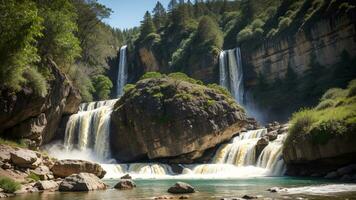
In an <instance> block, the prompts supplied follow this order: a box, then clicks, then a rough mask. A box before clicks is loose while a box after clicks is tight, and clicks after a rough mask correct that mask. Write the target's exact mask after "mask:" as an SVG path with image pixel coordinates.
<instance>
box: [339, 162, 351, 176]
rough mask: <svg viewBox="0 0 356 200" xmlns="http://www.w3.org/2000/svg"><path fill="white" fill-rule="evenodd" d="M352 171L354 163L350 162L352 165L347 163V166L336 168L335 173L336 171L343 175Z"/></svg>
mask: <svg viewBox="0 0 356 200" xmlns="http://www.w3.org/2000/svg"><path fill="white" fill-rule="evenodd" d="M353 171H356V164H352V165H348V166H345V167H342V168H339V169H338V170H337V173H338V174H339V175H340V176H343V175H345V174H350V173H351V172H353Z"/></svg>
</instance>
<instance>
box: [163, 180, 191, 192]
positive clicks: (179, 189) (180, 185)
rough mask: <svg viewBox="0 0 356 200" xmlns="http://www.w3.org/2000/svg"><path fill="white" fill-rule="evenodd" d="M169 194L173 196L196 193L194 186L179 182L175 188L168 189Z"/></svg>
mask: <svg viewBox="0 0 356 200" xmlns="http://www.w3.org/2000/svg"><path fill="white" fill-rule="evenodd" d="M168 192H169V193H172V194H185V193H194V192H195V189H194V187H193V186H191V185H189V184H188V183H183V182H177V183H176V184H174V186H172V187H170V188H169V189H168Z"/></svg>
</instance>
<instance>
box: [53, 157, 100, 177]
mask: <svg viewBox="0 0 356 200" xmlns="http://www.w3.org/2000/svg"><path fill="white" fill-rule="evenodd" d="M51 170H52V172H53V175H54V176H56V177H60V178H65V177H67V176H70V175H72V174H79V173H81V172H86V173H92V174H94V175H96V176H97V177H99V178H103V177H104V176H105V174H106V171H105V170H104V169H103V168H102V167H101V166H100V165H99V164H97V163H92V162H89V161H84V160H59V161H57V162H56V163H55V164H54V165H53V167H52V169H51Z"/></svg>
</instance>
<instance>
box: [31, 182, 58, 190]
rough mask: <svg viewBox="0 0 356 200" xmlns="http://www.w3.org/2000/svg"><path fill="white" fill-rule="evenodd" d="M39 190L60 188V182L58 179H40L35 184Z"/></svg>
mask: <svg viewBox="0 0 356 200" xmlns="http://www.w3.org/2000/svg"><path fill="white" fill-rule="evenodd" d="M35 187H37V188H38V189H39V190H54V191H55V190H58V187H59V184H58V183H57V182H56V181H38V182H36V184H35Z"/></svg>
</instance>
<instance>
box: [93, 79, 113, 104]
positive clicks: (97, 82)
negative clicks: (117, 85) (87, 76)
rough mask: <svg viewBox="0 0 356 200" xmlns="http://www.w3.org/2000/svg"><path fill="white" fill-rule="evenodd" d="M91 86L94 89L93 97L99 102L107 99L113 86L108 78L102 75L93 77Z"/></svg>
mask: <svg viewBox="0 0 356 200" xmlns="http://www.w3.org/2000/svg"><path fill="white" fill-rule="evenodd" d="M93 85H94V89H95V93H94V95H95V97H96V99H99V100H106V99H109V94H110V91H111V88H112V87H113V84H112V82H111V80H110V79H109V78H108V77H106V76H104V75H98V76H95V77H94V79H93Z"/></svg>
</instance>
